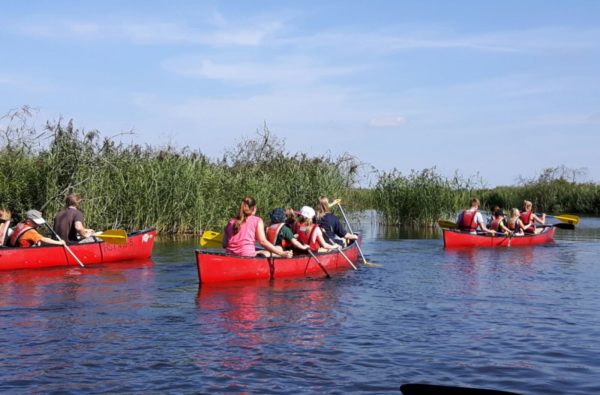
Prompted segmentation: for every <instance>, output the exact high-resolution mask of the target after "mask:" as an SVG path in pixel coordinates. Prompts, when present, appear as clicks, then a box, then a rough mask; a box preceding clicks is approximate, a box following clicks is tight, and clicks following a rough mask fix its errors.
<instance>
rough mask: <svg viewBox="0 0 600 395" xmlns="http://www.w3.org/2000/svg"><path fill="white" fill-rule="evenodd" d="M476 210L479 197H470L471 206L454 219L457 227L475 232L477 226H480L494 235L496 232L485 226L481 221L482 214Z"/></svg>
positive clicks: (464, 230)
mask: <svg viewBox="0 0 600 395" xmlns="http://www.w3.org/2000/svg"><path fill="white" fill-rule="evenodd" d="M478 210H479V199H477V198H473V199H471V207H470V208H469V209H467V210H465V211H463V212H462V213H460V214H459V215H458V218H457V219H456V224H457V225H458V229H459V230H461V231H463V232H469V233H473V234H476V233H477V228H481V230H482V231H483V232H485V233H488V234H491V235H494V234H495V233H496V232H494V231H493V230H490V229H488V228H487V226H485V223H484V222H483V216H482V215H481V213H480V212H479V211H478Z"/></svg>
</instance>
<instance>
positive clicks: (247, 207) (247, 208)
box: [233, 196, 256, 234]
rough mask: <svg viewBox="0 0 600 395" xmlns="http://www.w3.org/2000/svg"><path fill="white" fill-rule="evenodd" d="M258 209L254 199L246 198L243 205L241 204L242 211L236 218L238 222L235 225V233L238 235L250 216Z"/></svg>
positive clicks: (240, 210)
mask: <svg viewBox="0 0 600 395" xmlns="http://www.w3.org/2000/svg"><path fill="white" fill-rule="evenodd" d="M255 208H256V200H254V198H253V197H250V196H246V197H245V198H244V199H243V200H242V203H240V209H239V211H238V215H237V216H236V217H235V219H236V221H235V224H234V225H233V233H234V234H237V233H238V232H239V231H240V227H241V226H242V225H243V224H244V223H245V222H246V220H247V219H248V217H249V216H251V215H253V214H254V209H255Z"/></svg>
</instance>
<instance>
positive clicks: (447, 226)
mask: <svg viewBox="0 0 600 395" xmlns="http://www.w3.org/2000/svg"><path fill="white" fill-rule="evenodd" d="M438 225H439V226H440V228H444V229H454V228H458V225H457V224H456V222H452V221H445V220H443V219H440V220H438Z"/></svg>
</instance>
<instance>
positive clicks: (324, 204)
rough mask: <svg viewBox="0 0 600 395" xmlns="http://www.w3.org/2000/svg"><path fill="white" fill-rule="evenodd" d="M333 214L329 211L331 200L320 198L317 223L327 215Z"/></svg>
mask: <svg viewBox="0 0 600 395" xmlns="http://www.w3.org/2000/svg"><path fill="white" fill-rule="evenodd" d="M329 212H331V211H330V210H329V199H327V197H326V196H319V202H318V203H317V215H316V221H317V222H318V221H320V220H321V218H323V217H324V216H325V214H327V213H329Z"/></svg>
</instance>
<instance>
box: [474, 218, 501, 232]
mask: <svg viewBox="0 0 600 395" xmlns="http://www.w3.org/2000/svg"><path fill="white" fill-rule="evenodd" d="M475 216H476V218H475V219H476V220H477V221H478V222H477V223H478V224H479V227H480V228H481V230H483V231H484V232H485V233H487V234H490V235H495V234H496V232H494V231H493V230H491V229H488V227H487V226H485V222H483V215H481V213H477V214H475Z"/></svg>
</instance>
